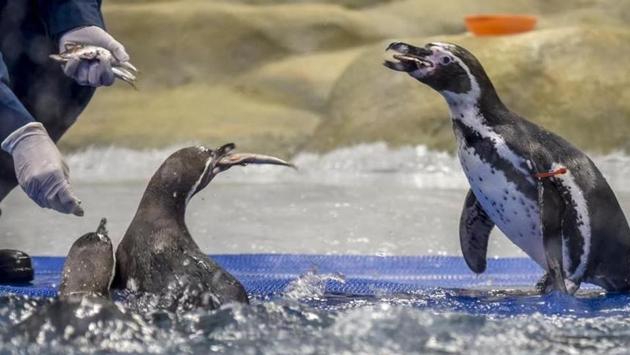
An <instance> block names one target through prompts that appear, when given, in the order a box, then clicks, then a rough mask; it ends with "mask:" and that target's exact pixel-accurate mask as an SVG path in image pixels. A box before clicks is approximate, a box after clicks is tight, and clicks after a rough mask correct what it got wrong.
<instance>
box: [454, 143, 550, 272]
mask: <svg viewBox="0 0 630 355" xmlns="http://www.w3.org/2000/svg"><path fill="white" fill-rule="evenodd" d="M488 155H491V156H488ZM458 156H459V159H460V162H461V165H462V168H463V169H464V173H465V174H466V177H467V178H468V181H469V183H470V187H471V189H472V191H473V193H474V194H475V197H476V198H477V200H478V201H479V204H480V205H481V206H482V208H483V209H484V211H485V212H486V213H487V214H488V216H489V217H490V219H491V220H492V221H493V222H494V223H495V225H496V226H497V227H498V228H499V229H500V230H501V231H502V232H503V233H504V234H505V235H506V236H507V237H508V238H509V239H510V240H511V241H512V242H513V243H514V244H516V245H517V246H518V247H519V248H520V249H521V250H523V251H524V252H525V253H526V254H527V255H529V257H531V258H532V259H533V260H534V261H535V262H536V263H537V264H538V265H540V266H541V267H543V268H545V269H546V266H547V261H546V257H545V251H544V246H543V240H542V233H541V228H540V209H539V207H538V202H537V200H536V199H535V196H537V190H536V185H535V183H534V182H533V180H532V179H531V178H530V177H528V176H527V174H526V172H523V171H521V170H522V169H520V168H519V167H518V166H516V165H515V166H511V165H510V164H509V161H508V162H507V163H506V164H501V165H500V166H498V165H495V164H493V163H491V162H496V161H502V157H501V156H500V154H499V152H498V151H489V150H487V149H486V150H483V154H480V153H479V152H478V151H477V150H476V149H475V148H474V147H472V146H466V145H464V144H460V147H459V150H458ZM503 161H505V159H503Z"/></svg>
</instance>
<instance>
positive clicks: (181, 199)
mask: <svg viewBox="0 0 630 355" xmlns="http://www.w3.org/2000/svg"><path fill="white" fill-rule="evenodd" d="M234 149H235V145H234V144H232V143H230V144H226V145H223V146H221V147H219V148H217V149H214V150H213V149H208V148H206V147H202V146H196V147H188V148H183V149H181V150H179V151H177V152H175V153H173V154H172V155H171V156H170V157H168V158H167V159H166V161H164V163H163V164H162V165H161V166H160V167H159V168H158V170H157V172H156V173H155V174H154V175H153V177H152V178H151V180H150V181H149V185H148V186H147V188H146V190H145V192H144V196H143V197H142V200H141V201H140V205H139V207H138V210H137V212H136V215H135V217H134V218H133V220H132V222H131V225H130V226H129V228H128V229H127V232H126V233H125V235H124V237H123V239H122V241H121V242H120V244H119V246H118V249H117V250H116V276H115V279H114V284H113V285H114V287H115V288H121V289H129V290H131V291H137V292H144V293H149V294H154V295H158V296H159V299H160V302H159V303H160V307H162V308H167V309H182V308H183V309H190V308H195V307H202V308H209V309H214V308H217V307H219V306H221V305H222V304H225V303H228V302H241V303H247V302H248V298H247V293H246V292H245V288H244V287H243V286H242V285H241V283H240V282H238V280H237V279H236V278H235V277H234V276H232V275H231V274H230V273H228V272H227V271H225V270H224V269H223V268H221V267H220V266H219V265H218V264H217V263H215V262H214V261H213V260H212V259H210V258H209V257H208V256H207V255H206V254H205V253H203V252H202V251H201V250H200V249H199V247H198V246H197V243H195V241H194V239H193V237H192V236H191V235H190V232H189V231H188V228H187V227H186V223H185V214H186V206H187V205H188V202H189V201H190V199H191V198H192V197H193V196H194V195H195V194H197V193H198V192H199V191H201V190H203V189H204V188H205V187H206V186H208V184H209V183H210V181H212V179H213V178H214V177H215V176H217V175H218V174H219V173H221V172H223V171H226V170H228V169H230V168H231V167H233V166H245V165H249V164H272V165H282V166H288V167H294V166H293V165H292V164H290V163H287V162H286V161H284V160H281V159H278V158H275V157H271V156H267V155H260V154H253V153H236V152H234Z"/></svg>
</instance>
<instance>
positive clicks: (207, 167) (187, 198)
mask: <svg viewBox="0 0 630 355" xmlns="http://www.w3.org/2000/svg"><path fill="white" fill-rule="evenodd" d="M212 159H213V158H212V157H209V158H208V160H206V165H205V166H204V168H203V171H202V172H201V175H199V178H198V179H197V181H196V182H195V184H194V185H193V186H192V188H191V189H190V191H188V194H187V195H186V205H188V201H190V199H191V198H192V197H193V195H194V194H195V191H197V189H198V188H199V185H200V184H201V181H202V180H203V178H204V176H206V174H207V173H208V169H209V168H210V164H211V163H212Z"/></svg>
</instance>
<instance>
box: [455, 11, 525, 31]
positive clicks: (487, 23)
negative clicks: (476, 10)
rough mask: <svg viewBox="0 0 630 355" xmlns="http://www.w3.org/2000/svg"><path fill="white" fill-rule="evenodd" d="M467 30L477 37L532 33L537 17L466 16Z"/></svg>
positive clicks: (507, 15) (508, 15) (506, 15)
mask: <svg viewBox="0 0 630 355" xmlns="http://www.w3.org/2000/svg"><path fill="white" fill-rule="evenodd" d="M465 21H466V28H468V31H470V32H472V33H473V34H474V35H476V36H500V35H509V34H514V33H521V32H527V31H531V30H532V29H533V28H534V26H536V21H537V19H536V17H535V16H528V15H510V14H505V15H501V14H487V15H470V16H466V19H465Z"/></svg>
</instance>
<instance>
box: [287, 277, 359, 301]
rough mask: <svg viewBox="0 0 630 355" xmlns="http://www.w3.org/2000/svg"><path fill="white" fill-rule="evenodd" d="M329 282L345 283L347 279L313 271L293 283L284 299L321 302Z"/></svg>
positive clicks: (288, 286)
mask: <svg viewBox="0 0 630 355" xmlns="http://www.w3.org/2000/svg"><path fill="white" fill-rule="evenodd" d="M328 282H339V283H345V282H346V278H345V276H344V275H342V274H319V273H317V271H315V270H311V271H308V272H307V273H305V274H304V275H301V276H300V277H298V278H297V279H295V280H293V281H291V282H290V283H289V284H288V285H287V287H286V289H285V290H284V292H283V297H284V298H286V299H290V300H321V299H323V298H324V295H325V293H326V284H327V283H328Z"/></svg>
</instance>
